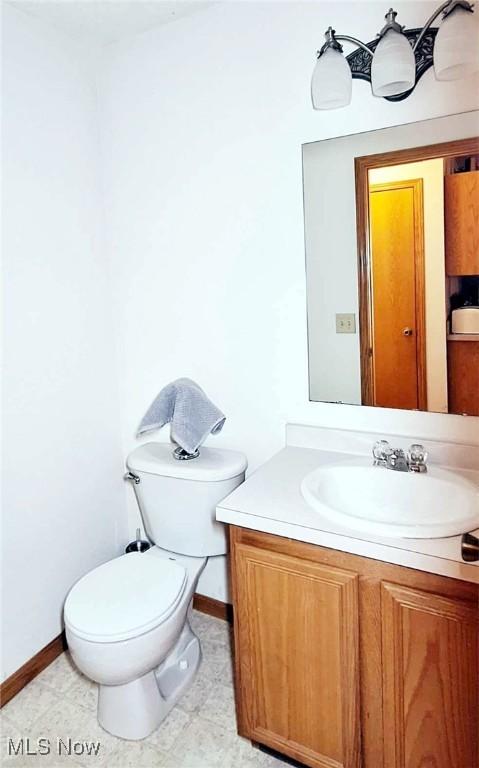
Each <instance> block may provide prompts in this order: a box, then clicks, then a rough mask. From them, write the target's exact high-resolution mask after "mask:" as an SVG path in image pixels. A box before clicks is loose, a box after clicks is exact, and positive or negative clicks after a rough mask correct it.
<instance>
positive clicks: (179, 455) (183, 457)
mask: <svg viewBox="0 0 479 768" xmlns="http://www.w3.org/2000/svg"><path fill="white" fill-rule="evenodd" d="M199 455H200V452H199V450H198V448H197V449H196V451H195V452H194V453H188V452H187V451H185V449H184V448H180V446H178V448H175V450H174V451H173V457H174V458H175V459H177V460H178V461H189V460H190V459H197V458H198V456H199Z"/></svg>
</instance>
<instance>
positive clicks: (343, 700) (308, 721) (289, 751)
mask: <svg viewBox="0 0 479 768" xmlns="http://www.w3.org/2000/svg"><path fill="white" fill-rule="evenodd" d="M234 560H235V633H236V642H237V654H238V666H237V686H238V688H239V691H237V695H238V694H239V699H240V702H239V709H240V712H239V720H240V727H241V730H242V732H243V735H245V736H247V737H248V738H250V739H252V740H254V741H257V742H260V743H262V744H266V745H268V746H270V747H272V748H273V749H277V750H279V751H280V752H282V753H284V754H286V755H290V756H291V757H293V758H295V759H296V760H299V761H301V762H303V763H305V764H306V765H309V766H313V767H314V768H357V766H359V764H360V744H359V695H358V694H359V668H358V576H357V574H356V573H353V572H350V571H346V570H343V569H341V568H334V567H331V566H328V565H320V564H318V563H315V562H311V561H308V560H303V559H299V558H296V557H292V556H289V555H282V554H279V553H276V552H270V551H267V550H263V549H260V548H257V547H251V546H248V545H243V544H237V545H235V547H234Z"/></svg>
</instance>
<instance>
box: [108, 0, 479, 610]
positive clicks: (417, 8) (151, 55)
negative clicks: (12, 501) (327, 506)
mask: <svg viewBox="0 0 479 768" xmlns="http://www.w3.org/2000/svg"><path fill="white" fill-rule="evenodd" d="M435 5H436V4H435V3H432V4H431V3H421V2H415V3H410V2H400V3H399V4H398V5H397V7H396V10H398V12H399V16H398V20H400V21H401V23H403V24H406V25H407V26H410V27H414V26H419V25H420V24H421V23H422V22H423V21H424V20H425V19H426V18H427V17H428V16H429V15H430V13H431V9H432V8H433V7H435ZM384 11H385V7H384V4H381V3H359V2H355V3H311V4H310V3H274V4H273V3H255V2H245V3H242V2H238V3H222V4H217V5H215V6H213V7H211V8H210V9H208V10H206V11H205V12H202V13H198V14H196V15H195V16H192V17H191V18H186V19H182V20H180V21H178V22H175V24H170V25H168V27H167V28H166V27H165V28H164V29H161V28H159V29H156V30H153V31H151V32H148V33H145V34H143V35H140V36H137V37H136V38H134V39H133V40H131V41H128V42H124V43H119V44H115V45H112V46H110V47H109V49H108V51H107V54H106V57H105V62H104V70H103V74H102V79H101V95H102V106H103V110H104V111H103V153H104V155H103V157H104V162H105V165H104V171H105V189H106V194H107V211H106V213H107V231H108V237H109V242H108V246H109V253H110V258H111V262H112V266H113V273H114V289H115V296H114V303H115V316H116V322H117V331H118V338H119V339H121V342H120V364H121V376H120V382H121V401H122V416H123V447H124V451H125V452H126V451H128V450H131V448H132V447H133V446H134V445H135V439H134V434H135V430H136V427H137V424H138V422H139V420H140V418H141V416H142V415H143V412H144V410H145V409H146V407H147V406H148V405H149V403H150V401H151V399H152V397H153V396H154V395H155V394H156V392H157V391H158V390H159V389H160V388H161V387H162V386H163V385H164V384H165V383H167V382H168V381H169V380H170V379H172V378H175V377H177V376H190V377H192V378H194V379H196V380H197V381H198V382H199V383H200V384H201V385H202V386H203V387H204V388H205V389H206V391H207V392H208V393H209V395H210V396H211V398H212V399H213V400H215V401H216V402H217V403H218V405H219V406H220V407H221V408H222V409H223V410H224V411H225V413H226V414H227V416H228V418H227V421H226V425H225V427H224V429H223V431H222V433H221V434H220V435H219V436H218V437H216V438H211V439H210V441H209V442H210V443H211V444H214V445H223V446H227V447H230V448H236V449H240V450H244V451H245V452H246V453H247V455H248V458H249V461H250V467H251V468H252V469H254V468H255V467H257V466H258V464H259V463H261V462H263V461H264V460H265V459H267V458H268V457H269V456H270V455H271V454H272V453H273V452H274V451H276V450H278V449H279V448H280V447H281V446H282V445H283V443H284V424H285V422H286V421H288V420H291V421H298V422H304V423H311V424H321V425H324V426H335V427H345V428H352V429H354V428H357V429H368V430H372V431H381V430H384V431H387V432H391V433H394V432H396V433H401V434H412V435H414V436H415V437H418V438H419V437H430V438H438V439H440V438H444V439H448V438H449V439H452V440H463V441H471V442H475V443H477V442H478V441H479V430H478V421H477V420H475V419H473V418H468V419H465V418H464V417H459V416H457V417H456V416H446V415H437V414H430V413H415V412H401V411H390V410H384V409H372V408H359V407H354V406H346V405H328V404H320V403H310V402H308V372H307V365H308V361H307V339H306V298H305V272H304V245H303V208H302V181H301V144H302V143H303V142H307V141H315V140H318V139H321V138H326V137H328V136H335V135H342V134H348V133H355V132H357V131H365V130H369V129H372V128H377V127H382V126H386V125H394V124H397V123H403V122H408V121H416V120H421V119H425V118H428V117H434V116H439V115H444V114H449V113H454V112H460V111H463V110H469V109H473V108H477V106H478V102H479V96H478V94H479V90H478V88H477V80H475V81H474V82H472V81H464V82H459V83H457V82H456V83H438V82H436V81H435V80H434V76H433V72H432V71H429V72H428V73H427V74H426V75H425V76H424V77H423V79H422V80H421V82H420V84H419V86H418V88H417V90H416V92H415V93H414V94H413V95H412V96H411V97H410V98H409V99H407V100H406V101H404V102H399V103H397V104H390V103H388V102H385V101H381V100H378V99H375V98H373V97H372V96H371V94H370V90H369V86H368V85H367V84H365V83H363V82H357V81H355V82H354V84H353V91H354V93H353V103H352V105H351V106H350V107H348V108H347V109H343V110H338V111H335V112H330V113H323V112H314V111H313V110H312V109H311V105H310V95H309V82H310V75H311V71H312V67H313V64H314V55H315V51H316V49H317V48H318V47H319V46H320V45H321V43H322V34H323V31H324V29H325V28H326V27H327V26H328V25H329V24H330V23H331V24H333V25H334V26H335V28H336V29H337V30H340V31H345V32H347V33H351V34H353V35H357V36H358V37H360V38H363V39H365V40H370V39H372V38H373V37H374V35H375V34H376V32H377V31H378V29H379V28H380V27H381V24H382V16H383V14H384ZM150 439H151V437H150ZM158 439H167V433H166V432H165V433H164V434H161V433H160V434H159V435H158ZM129 504H130V506H129V509H130V528H131V530H132V531H133V529H134V527H135V525H136V515H137V512H136V507H135V505H134V502H133V499H132V494H131V495H130V498H129ZM202 589H203V591H206V590H208V591H209V593H210V594H213V595H214V596H218V597H222V596H223V595H224V594H225V587H224V582H223V581H222V579H220V578H218V579H216V580H215V579H214V578H213V577H211V579H210V581H209V582H203V585H202Z"/></svg>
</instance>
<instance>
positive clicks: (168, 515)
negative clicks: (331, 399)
mask: <svg viewBox="0 0 479 768" xmlns="http://www.w3.org/2000/svg"><path fill="white" fill-rule="evenodd" d="M171 449H172V446H171V445H169V444H166V445H163V444H160V443H147V444H145V445H143V446H141V447H140V448H138V449H136V451H133V453H132V454H130V456H129V457H128V460H127V466H128V469H129V470H130V471H129V477H131V478H132V479H133V480H134V481H135V485H134V488H135V493H136V496H137V499H138V502H139V506H140V511H141V514H142V518H143V522H144V525H145V530H146V531H147V532H148V535H149V537H150V539H151V540H152V541H153V542H156V543H157V544H162V543H163V540H166V541H167V543H168V546H169V548H168V549H164V548H162V547H160V546H157V545H155V546H153V547H151V549H149V550H147V551H146V552H143V553H141V552H130V553H128V554H125V555H122V556H121V557H118V558H115V559H113V560H110V561H108V562H107V563H103V564H102V565H100V566H98V567H97V568H95V569H94V570H92V571H90V572H89V573H87V574H86V575H85V576H83V577H82V578H81V579H80V580H79V581H78V582H77V583H76V584H75V585H74V586H73V587H72V589H71V590H70V592H69V594H68V596H67V599H66V601H65V606H64V620H65V631H66V638H67V643H68V647H69V649H70V652H71V656H72V659H73V661H74V663H75V664H76V666H77V667H78V668H79V669H80V671H81V672H83V674H84V675H86V676H87V677H89V678H90V679H91V680H93V681H95V682H96V683H98V684H99V694H98V722H99V723H100V725H101V726H102V727H103V728H104V729H105V730H106V731H108V732H109V733H112V734H113V735H115V736H119V737H120V738H124V739H133V740H136V739H143V738H146V737H147V736H148V735H149V734H150V733H152V732H153V731H154V730H155V729H156V728H157V727H158V726H159V725H160V723H161V721H162V720H163V719H164V718H165V717H166V715H167V714H168V712H169V711H170V710H171V708H172V707H173V706H174V705H175V704H176V702H177V701H178V699H179V698H180V697H181V695H182V694H183V693H184V691H185V690H186V689H187V688H188V686H189V685H190V684H191V682H192V680H193V677H194V675H195V673H196V670H197V669H198V666H199V664H200V662H201V647H200V643H199V640H198V638H197V637H196V635H195V634H194V632H193V630H192V629H191V626H190V623H189V620H188V612H189V610H191V604H192V599H193V595H194V593H195V590H196V586H197V584H198V579H199V577H200V575H201V573H202V571H203V569H204V568H205V565H206V563H207V559H208V558H207V555H218V554H224V553H226V551H227V545H226V535H225V531H224V527H223V526H222V525H221V524H220V523H217V522H216V519H215V506H216V504H217V503H218V502H219V501H220V500H221V499H222V498H224V497H225V496H226V495H227V494H228V493H229V492H230V491H231V490H233V488H235V487H236V486H237V485H239V483H241V482H242V480H243V479H244V472H245V469H246V459H245V457H244V456H243V455H242V454H239V453H236V452H234V451H218V450H215V449H203V450H202V455H201V456H200V458H198V459H195V460H192V461H191V462H178V461H176V460H175V459H174V458H173V457H172V454H171ZM195 462H197V463H196V465H195V467H188V466H186V465H187V464H195ZM135 472H136V473H137V474H135ZM141 486H142V487H141Z"/></svg>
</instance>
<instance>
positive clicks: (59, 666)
mask: <svg viewBox="0 0 479 768" xmlns="http://www.w3.org/2000/svg"><path fill="white" fill-rule="evenodd" d="M79 674H80V673H79V672H78V670H77V668H76V667H75V665H74V664H73V661H72V660H71V657H70V654H69V653H68V651H66V652H65V653H62V654H61V655H60V656H59V657H58V658H57V659H55V661H54V662H52V664H50V665H49V666H48V667H47V668H46V669H44V670H43V672H40V674H39V675H38V677H37V678H36V680H37V681H38V682H39V683H42V684H43V685H48V686H49V687H50V688H53V689H54V690H55V691H59V692H60V693H64V692H65V691H66V690H67V689H68V688H70V686H71V685H72V684H73V683H74V681H75V680H76V679H77V677H78V675H79Z"/></svg>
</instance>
